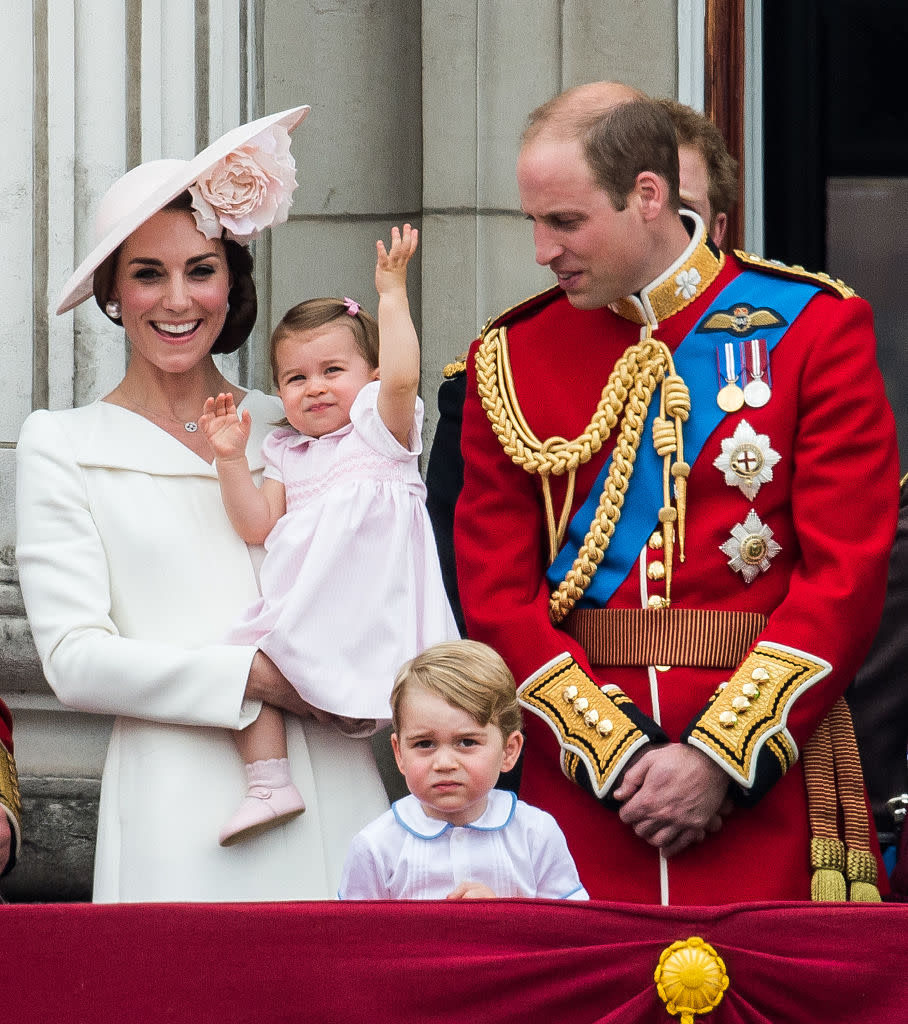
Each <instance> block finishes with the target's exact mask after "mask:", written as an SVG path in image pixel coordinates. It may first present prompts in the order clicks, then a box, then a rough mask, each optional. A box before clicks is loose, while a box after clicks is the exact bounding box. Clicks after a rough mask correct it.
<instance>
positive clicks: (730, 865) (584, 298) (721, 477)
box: [454, 83, 897, 904]
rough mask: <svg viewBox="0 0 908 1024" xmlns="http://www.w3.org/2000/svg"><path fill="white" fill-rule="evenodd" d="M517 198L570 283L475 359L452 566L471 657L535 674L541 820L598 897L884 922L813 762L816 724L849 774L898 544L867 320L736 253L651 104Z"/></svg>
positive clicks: (864, 848)
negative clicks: (479, 654)
mask: <svg viewBox="0 0 908 1024" xmlns="http://www.w3.org/2000/svg"><path fill="white" fill-rule="evenodd" d="M517 180H518V186H519V189H520V196H521V203H522V206H523V209H524V212H525V213H526V214H527V216H528V217H529V219H530V220H531V221H532V222H533V231H534V239H535V248H536V260H537V262H538V263H540V264H542V265H545V266H549V267H551V269H552V271H553V273H554V274H555V275H556V278H557V287H556V288H553V289H552V290H550V291H549V292H545V293H543V294H542V295H540V296H536V297H534V298H533V299H530V300H528V301H527V302H525V303H523V304H522V305H520V306H518V307H516V308H514V309H512V310H509V311H508V312H507V313H506V314H503V315H502V316H501V317H499V318H498V319H497V320H495V321H493V322H492V323H491V324H490V325H489V326H488V327H487V329H486V330H485V331H484V332H483V335H482V337H481V338H480V339H479V340H478V341H477V342H476V343H474V346H473V347H472V348H471V351H470V355H469V358H468V361H467V362H468V367H467V373H468V382H467V395H466V401H465V406H464V420H463V437H462V447H463V453H464V459H465V475H464V487H463V491H462V494H461V497H460V500H459V502H458V505H457V511H456V518H455V538H454V547H455V553H456V557H457V571H458V579H459V584H460V594H461V599H462V602H463V608H464V613H465V617H466V625H467V629H468V632H469V635H470V636H471V637H473V638H474V639H477V640H481V641H484V642H486V643H488V644H490V645H491V646H493V647H494V648H496V649H497V650H498V651H499V652H500V653H501V654H502V655H503V656H504V658H505V660H506V661H507V662H508V664H509V666H510V668H511V670H512V671H513V672H514V674H515V676H516V677H517V678H518V679H525V680H527V682H526V683H525V684H524V685H523V686H522V687H521V690H520V695H521V701H522V703H523V704H524V706H525V707H526V708H528V709H529V710H530V711H531V712H533V714H532V715H530V716H527V722H526V729H527V749H526V756H525V761H524V768H523V781H522V787H521V796H522V797H523V798H524V799H526V800H527V801H529V802H531V803H534V804H537V805H539V806H541V807H543V808H545V809H546V810H548V811H550V812H551V813H552V814H553V815H554V816H555V817H556V819H557V820H558V822H559V824H560V825H561V827H562V829H563V830H564V832H565V834H566V836H567V839H568V844H569V846H570V849H571V852H572V853H573V855H574V858H575V860H576V862H577V866H578V868H579V871H580V876H581V879H582V881H583V883H584V885H585V886H586V888H587V889H588V890H589V892H590V894H591V896H593V898H596V897H599V898H607V899H613V900H626V901H632V902H644V903H656V902H660V901H661V902H662V903H678V904H709V903H718V902H726V901H742V900H743V901H747V900H767V899H807V898H809V897H810V894H811V884H812V882H813V885H814V890H813V891H814V895H816V896H819V897H820V898H845V895H846V894H847V893H848V891H849V889H850V895H851V897H852V898H862V897H863V898H871V897H868V896H867V893H868V892H873V891H874V890H873V882H875V881H876V873H877V861H876V857H875V854H874V852H872V850H871V847H870V845H869V843H870V841H869V840H868V839H867V835H868V827H867V818H866V810H865V808H864V807H863V806H862V805H861V806H860V807H859V809H858V811H859V814H860V817H861V822H860V824H861V828H860V829H858V830H857V832H859V833H860V836H859V839H858V841H857V843H856V845H854V846H853V848H849V849H848V850H846V849H845V846H844V843H843V841H842V840H841V839H840V838H839V837H838V835H837V833H836V832H835V829H836V813H835V812H836V800H838V799H839V797H838V796H837V794H836V793H835V791H834V790H833V791H832V793H831V795H830V794H829V793H825V795H824V794H820V795H821V796H823V797H824V798H823V799H821V800H820V801H819V803H818V802H817V790H816V787H814V790H813V797H812V803H811V806H810V807H808V797H807V791H806V788H805V778H804V773H803V771H802V767H801V763H800V761H799V758H800V755H801V754H802V752H803V748H804V746H805V744H806V743H807V742H808V740H810V739H811V737H813V736H814V733H815V732H817V730H818V727H819V728H820V730H821V733H822V734H823V735H824V736H832V737H833V739H832V740H830V742H829V743H828V744H826V745H825V746H824V747H823V750H822V751H821V753H822V754H823V756H824V757H826V755H827V754H828V757H827V761H823V760H822V758H821V759H820V762H818V763H820V764H821V765H826V768H824V769H822V770H821V771H820V775H821V782H822V783H823V784H824V785H825V784H826V783H828V782H829V781H830V780H831V779H832V778H833V772H832V764H833V761H832V758H833V757H834V756H835V752H836V750H837V749H838V748H839V747H840V746H841V744H840V743H839V741H838V739H835V737H836V736H840V734H842V732H843V730H842V729H841V728H838V726H835V727H833V725H832V724H827V715H828V714H829V713H830V711H833V712H834V711H835V710H836V709H838V708H840V707H841V703H840V702H839V701H838V698H840V696H841V694H842V693H843V692H844V690H845V687H846V685H847V684H848V682H849V680H850V679H851V677H852V676H853V674H854V671H855V669H856V667H857V665H858V664H859V663H860V661H861V658H862V657H863V655H864V653H865V652H866V649H867V647H868V645H869V643H870V640H871V639H872V637H873V633H874V630H875V628H876V624H877V621H878V619H879V614H880V608H881V604H882V599H883V594H884V589H885V577H886V561H887V554H888V550H889V546H890V545H891V542H892V536H893V532H894V528H895V518H896V495H897V479H896V476H897V457H896V450H895V430H894V423H893V419H892V415H891V412H890V410H889V408H888V405H887V403H886V399H885V395H884V392H883V384H882V379H881V376H880V373H879V370H878V368H877V366H876V361H875V354H874V350H875V341H874V336H873V330H872V323H871V313H870V309H869V307H868V306H867V304H866V303H864V302H863V301H862V300H860V299H859V298H857V297H854V295H853V293H852V292H851V291H850V290H849V289H848V288H846V287H845V286H844V285H842V284H841V283H840V282H834V281H831V280H830V279H829V278H828V277H826V276H825V275H810V274H806V273H804V272H795V271H793V270H789V269H788V268H783V267H779V266H776V265H774V264H769V263H767V262H765V261H762V260H759V259H757V258H756V257H749V258H746V259H740V258H738V257H732V256H725V255H723V254H721V253H720V252H719V251H718V249H717V248H716V247H715V246H714V245H712V244H711V243H710V242H709V241H708V239H707V234H706V231H705V228H704V225H703V222H702V220H701V219H700V218H699V217H698V216H697V215H696V214H690V213H685V214H684V215H683V216H682V215H679V212H678V210H679V207H680V205H681V200H680V196H679V188H678V150H677V142H676V136H675V129H674V126H673V123H672V121H671V119H670V117H669V115H668V114H667V112H666V111H665V110H664V109H663V108H662V107H661V106H660V105H659V104H658V103H657V102H655V101H652V100H650V99H649V98H647V97H645V96H643V95H641V94H640V93H637V92H635V91H634V90H631V89H629V88H628V87H626V86H623V85H619V84H614V83H596V84H594V85H588V86H581V87H578V88H576V89H573V90H569V91H568V92H566V93H564V94H562V95H561V96H559V97H557V98H556V99H554V100H553V101H551V102H550V103H547V104H545V105H544V106H543V107H540V108H539V109H538V110H536V111H535V112H534V113H533V114H532V115H531V117H530V121H529V126H528V128H527V130H526V133H525V135H524V142H523V148H522V150H521V153H520V158H519V161H518V167H517ZM832 717H835V716H834V715H833V716H832ZM832 717H830V719H829V720H828V721H829V723H832ZM838 725H841V723H838ZM848 727H849V728H850V722H849V723H848ZM847 731H848V730H847V729H845V732H847ZM852 740H853V737H852ZM852 745H853V743H852ZM827 748H828V750H827ZM827 762H828V764H827ZM858 792H860V786H859V785H858ZM826 797H828V798H829V799H831V800H832V807H833V811H834V813H833V815H832V821H831V822H830V820H829V816H828V815H826V816H824V814H823V813H822V812H823V811H824V809H828V806H829V805H828V803H827V802H826ZM847 812H848V814H849V815H850V820H851V822H852V824H854V822H855V813H856V812H855V806H854V801H853V800H852V801H851V805H850V807H849V808H848V809H847ZM856 834H857V833H856ZM812 836H813V838H814V841H813V842H812V841H811V837H812ZM846 855H847V856H846ZM846 860H847V865H846ZM836 879H837V880H838V881H836ZM846 882H847V883H849V885H848V886H847V887H846ZM877 898H878V897H877Z"/></svg>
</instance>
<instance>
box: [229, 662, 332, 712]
mask: <svg viewBox="0 0 908 1024" xmlns="http://www.w3.org/2000/svg"><path fill="white" fill-rule="evenodd" d="M245 696H246V697H248V698H249V699H250V700H260V701H261V702H262V703H263V704H271V705H273V706H274V707H276V708H282V709H283V710H284V711H289V712H290V714H292V715H297V716H298V717H299V718H315V719H318V721H320V722H325V721H330V719H331V716H330V715H329V714H328V712H327V711H322V710H321V709H319V708H314V707H313V706H312V705H311V704H307V703H306V701H304V700H303V698H302V697H301V696H300V695H299V694H298V693H297V692H296V690H294V688H293V687H292V686H291V685H290V683H289V682H288V681H287V678H286V677H285V676H284V674H283V673H282V672H281V670H280V669H279V668H278V667H277V665H275V664H274V662H273V661H272V660H271V659H270V658H269V657H268V655H267V654H263V653H262V652H261V651H256V652H255V655H254V657H253V659H252V664H251V665H250V666H249V675H248V677H247V679H246V693H245Z"/></svg>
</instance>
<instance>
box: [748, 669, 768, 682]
mask: <svg viewBox="0 0 908 1024" xmlns="http://www.w3.org/2000/svg"><path fill="white" fill-rule="evenodd" d="M750 678H751V679H753V681H754V682H755V683H768V682H769V673H768V672H767V671H766V669H765V668H755V669H754V670H753V672H751V673H750Z"/></svg>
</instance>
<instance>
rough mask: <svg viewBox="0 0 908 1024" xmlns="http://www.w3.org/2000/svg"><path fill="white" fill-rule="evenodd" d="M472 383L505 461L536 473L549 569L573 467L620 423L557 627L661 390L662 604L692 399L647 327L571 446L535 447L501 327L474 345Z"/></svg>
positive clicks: (584, 577)
mask: <svg viewBox="0 0 908 1024" xmlns="http://www.w3.org/2000/svg"><path fill="white" fill-rule="evenodd" d="M476 379H477V386H478V390H479V396H480V398H481V399H482V406H483V408H484V409H485V411H486V415H487V416H488V417H489V421H490V422H491V424H492V430H493V431H494V433H495V435H496V436H497V437H498V440H499V442H500V444H501V446H502V448H503V449H504V451H505V453H506V454H507V455H508V456H509V457H510V459H511V460H512V462H514V463H515V464H516V465H518V466H521V467H522V468H523V469H525V470H526V471H527V472H528V473H538V474H539V476H540V478H541V483H542V492H543V501H544V503H545V511H546V528H547V532H548V542H549V564H551V563H552V562H553V561H554V560H555V557H556V556H557V554H558V550H559V549H560V547H561V545H562V543H563V542H564V535H565V533H566V531H567V526H568V522H569V519H570V510H571V506H572V504H573V498H574V480H575V476H576V473H577V467H578V466H580V465H583V464H584V463H586V462H589V460H590V459H591V458H592V457H593V455H595V454H596V453H597V452H598V451H599V450H600V449H601V448H602V445H603V444H604V443H605V441H606V440H608V438H609V437H610V436H611V432H612V430H614V428H615V427H616V426H617V425H618V423H619V417H621V420H620V428H619V432H618V438H617V440H616V442H615V447H614V451H613V453H612V462H611V466H610V467H609V473H608V478H607V480H606V482H605V486H604V487H603V490H602V496H601V498H600V500H599V506H598V508H597V509H596V514H595V517H594V518H593V522H592V523H591V525H590V529H589V532H588V533H587V535H586V537H585V538H584V541H583V544H582V545H581V547H580V550H579V552H578V555H577V558H576V559H575V560H574V564H573V565H572V566H571V568H570V570H569V571H568V573H567V574H566V576H565V578H564V580H563V581H562V582H561V583H560V584H559V585H558V587H557V589H556V590H555V591H554V592H553V593H552V595H551V599H550V602H549V615H550V617H551V619H552V621H553V622H554V623H556V624H557V623H559V622H561V621H562V620H563V619H564V618H565V616H566V615H567V614H568V612H570V610H571V609H572V608H573V607H574V605H575V604H576V603H577V601H578V600H579V599H580V598H581V597H582V596H583V594H584V592H585V591H586V588H587V587H588V586H589V584H590V581H591V580H592V578H593V575H594V574H595V572H596V569H597V568H598V567H599V563H600V562H601V561H602V559H603V557H604V555H605V552H606V550H607V549H608V546H609V543H610V542H611V538H612V535H613V534H614V532H615V527H616V526H617V524H618V520H619V519H620V517H621V508H622V506H623V504H624V496H625V493H626V492H627V487H628V484H629V482H630V478H631V474H632V473H633V469H634V460H635V459H636V456H637V449H638V448H639V446H640V440H641V438H642V436H643V429H644V427H645V425H646V417H647V413H648V411H649V405H650V402H651V400H652V397H653V393H654V391H655V390H656V388H657V387H658V386H659V385H660V384H662V392H661V395H660V417H659V418H658V420H657V421H656V423H655V424H654V440H655V445H656V450H657V452H658V453H659V454H660V455H661V456H662V457H663V458H664V459H665V468H664V473H663V501H664V507H663V508H662V509H661V510H660V513H659V519H660V521H661V522H662V524H663V532H664V535H665V539H666V553H665V562H666V598H668V597H669V594H670V586H671V551H672V542H673V539H674V524H675V521H677V522H678V532H679V543H680V544H681V546H682V553H683V543H684V539H683V538H684V508H685V496H686V491H685V484H686V476H687V473H688V472H689V467H688V466H687V464H686V463H685V462H683V442H682V437H681V424H682V422H683V421H684V420H686V419H687V418H688V416H689V414H690V395H689V392H688V390H687V387H686V385H685V384H684V381H683V380H682V379H681V378H680V377H679V376H678V375H677V374H676V373H675V368H674V363H673V361H672V357H671V353H670V352H669V350H668V348H667V346H666V345H665V344H664V343H663V342H661V341H658V340H656V339H655V338H653V336H652V328H651V327H650V326H647V328H646V335H645V337H644V338H643V340H642V341H640V342H639V343H638V344H636V345H632V346H630V348H628V349H627V351H626V352H625V353H624V355H623V356H622V357H621V358H620V359H619V360H618V362H617V363H616V364H615V368H614V369H613V370H612V373H611V375H610V377H609V379H608V382H607V384H606V385H605V387H604V388H603V390H602V397H601V398H600V400H599V403H598V405H597V406H596V411H595V413H594V414H593V418H592V420H591V421H590V423H589V424H588V426H587V427H586V429H585V430H584V431H583V433H582V434H579V435H578V436H577V437H576V438H575V439H574V440H573V441H568V440H566V439H565V438H562V437H550V438H548V439H547V440H546V441H540V440H539V439H538V438H537V437H536V435H535V434H534V433H533V431H532V430H531V429H530V426H529V424H528V423H527V422H526V419H525V418H524V416H523V413H522V411H521V409H520V405H519V403H518V400H517V395H516V393H515V389H514V379H513V375H512V372H511V365H510V359H509V356H508V344H507V329H506V328H505V327H499V328H493V329H492V330H491V331H489V332H488V334H486V335H485V337H484V338H483V340H482V342H481V343H480V345H479V348H478V350H477V352H476ZM666 417H671V418H672V419H673V420H674V423H669V422H668V420H667V419H666ZM673 456H675V457H676V460H675V463H674V465H672V464H671V460H672V457H673ZM565 473H566V474H567V477H568V481H567V493H566V495H565V499H564V502H563V503H562V507H561V511H560V514H559V517H558V522H557V523H556V521H555V511H554V507H553V502H552V495H551V484H550V479H549V478H550V477H551V476H560V475H562V474H565ZM672 476H673V477H674V480H675V497H676V501H677V505H678V507H677V509H676V508H674V507H672V504H671V495H670V491H669V481H670V479H671V477H672ZM682 557H683V554H682Z"/></svg>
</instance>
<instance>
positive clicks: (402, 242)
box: [375, 224, 419, 447]
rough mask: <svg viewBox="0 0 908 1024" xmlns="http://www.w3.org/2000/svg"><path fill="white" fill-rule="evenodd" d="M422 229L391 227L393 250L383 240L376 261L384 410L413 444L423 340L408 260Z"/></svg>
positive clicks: (380, 410) (396, 429)
mask: <svg viewBox="0 0 908 1024" xmlns="http://www.w3.org/2000/svg"><path fill="white" fill-rule="evenodd" d="M418 243H419V232H418V231H417V230H416V228H413V227H411V226H410V225H409V224H404V229H403V231H402V232H401V231H399V230H398V229H397V228H396V227H395V228H392V229H391V251H390V252H388V250H386V249H385V243H384V242H383V241H382V240H381V239H379V240H378V242H377V243H376V249H377V250H378V260H377V262H376V265H375V288H376V290H377V291H378V337H379V354H378V365H379V371H380V378H379V379H380V384H379V391H378V414H379V416H381V418H382V421H383V422H384V424H385V426H386V427H387V428H388V430H390V431H391V433H392V434H393V435H394V436H395V437H396V438H397V440H398V441H399V442H400V443H401V444H402V445H404V447H407V446H408V443H409V436H410V428H411V426H412V424H413V412H414V409H415V408H416V394H417V391H418V389H419V339H418V338H417V336H416V328H415V327H414V326H413V320H412V318H411V317H410V303H409V302H408V300H407V263H409V261H410V257H411V256H412V255H413V253H414V252H416V246H417V245H418Z"/></svg>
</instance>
